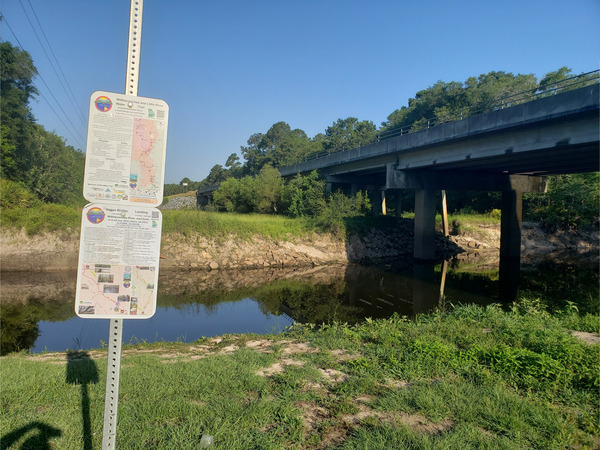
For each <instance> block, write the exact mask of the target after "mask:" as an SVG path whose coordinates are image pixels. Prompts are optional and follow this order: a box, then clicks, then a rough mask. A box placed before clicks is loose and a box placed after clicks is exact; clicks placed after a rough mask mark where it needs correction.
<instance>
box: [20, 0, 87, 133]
mask: <svg viewBox="0 0 600 450" xmlns="http://www.w3.org/2000/svg"><path fill="white" fill-rule="evenodd" d="M27 2H28V3H29V7H30V8H31V12H33V16H34V17H35V20H36V21H37V24H38V26H39V27H40V31H41V32H42V35H43V36H44V39H45V40H46V44H48V48H49V49H50V53H52V56H53V57H54V61H55V62H56V65H57V67H58V70H59V71H60V73H61V75H62V77H63V80H64V81H65V84H66V85H67V88H68V93H69V94H71V97H70V100H71V104H72V105H73V106H74V107H75V109H77V111H79V118H80V119H81V123H82V124H83V126H87V121H86V117H85V114H84V113H83V111H81V108H80V107H79V105H78V104H77V99H76V98H75V95H74V94H73V89H72V88H71V85H69V80H67V77H66V76H65V74H64V72H63V70H62V68H61V66H60V63H59V61H58V58H57V57H56V55H55V54H54V50H52V46H51V45H50V41H48V37H47V36H46V33H45V32H44V28H42V24H41V23H40V20H39V19H38V16H37V14H36V12H35V9H33V5H32V4H31V0H27ZM22 6H23V4H21V7H22ZM59 81H60V78H59ZM63 89H64V86H63ZM66 91H67V90H65V92H66Z"/></svg>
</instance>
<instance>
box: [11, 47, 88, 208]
mask: <svg viewBox="0 0 600 450" xmlns="http://www.w3.org/2000/svg"><path fill="white" fill-rule="evenodd" d="M0 70H1V91H2V96H0V122H1V123H2V126H1V134H2V145H1V150H2V155H1V161H0V174H1V175H2V178H6V179H9V180H12V181H15V182H20V183H21V184H22V186H25V187H26V188H27V189H28V190H29V191H31V192H32V193H34V194H35V195H36V196H37V197H38V198H39V199H41V200H43V201H44V202H50V203H61V204H75V205H83V204H84V200H83V198H82V195H81V189H82V184H83V167H84V156H83V153H82V152H81V151H79V150H76V149H74V148H73V147H71V146H67V145H65V142H64V140H63V139H62V138H61V137H59V136H57V135H56V134H54V133H50V132H48V131H46V130H45V129H44V128H43V127H42V126H40V125H37V124H36V123H35V120H34V118H33V115H32V114H31V111H30V108H29V101H30V100H31V99H32V98H33V96H34V95H35V94H37V91H36V89H35V86H34V85H33V78H34V77H35V76H36V75H37V70H36V68H35V66H34V65H33V61H32V59H31V57H30V55H29V53H27V52H25V51H23V50H19V49H18V48H16V47H13V46H12V45H11V44H10V43H8V42H3V43H1V44H0Z"/></svg>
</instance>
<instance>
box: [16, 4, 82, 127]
mask: <svg viewBox="0 0 600 450" xmlns="http://www.w3.org/2000/svg"><path fill="white" fill-rule="evenodd" d="M19 3H20V4H21V8H22V9H23V12H24V13H25V17H27V21H28V22H29V25H31V29H32V30H33V34H35V37H36V38H37V40H38V42H39V44H40V47H41V48H42V51H43V52H44V54H45V55H46V58H48V62H50V67H52V70H53V71H54V74H55V75H56V78H58V82H59V83H60V85H61V86H62V88H63V91H65V94H67V97H68V96H69V95H68V93H67V89H66V88H65V85H64V84H63V82H62V80H61V79H60V76H59V75H58V72H57V71H56V68H55V67H54V63H53V62H52V60H51V59H50V56H48V52H47V51H46V48H45V47H44V44H43V43H42V40H41V39H40V36H39V35H38V33H37V31H36V29H35V27H34V26H33V23H32V22H31V19H30V18H29V14H28V13H27V10H26V9H25V7H24V6H23V2H21V0H19ZM42 81H43V80H42ZM44 84H46V83H45V82H44ZM46 87H47V85H46ZM51 95H52V97H53V98H54V99H55V100H56V97H54V94H52V93H51ZM56 102H57V103H58V100H56ZM58 107H59V108H60V110H61V111H62V112H63V114H64V115H65V117H66V118H67V120H68V121H69V123H70V124H71V125H72V126H73V129H74V130H76V131H77V127H76V126H75V124H73V122H72V121H71V118H70V116H69V115H68V114H67V113H66V112H65V110H64V109H63V107H62V105H61V104H60V103H58ZM84 124H85V122H84ZM80 137H81V136H80Z"/></svg>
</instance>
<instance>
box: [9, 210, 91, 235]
mask: <svg viewBox="0 0 600 450" xmlns="http://www.w3.org/2000/svg"><path fill="white" fill-rule="evenodd" d="M0 223H1V224H2V227H3V228H12V229H16V230H21V229H24V230H25V232H26V233H27V234H28V235H36V234H41V233H44V232H49V233H54V232H57V233H59V235H60V234H63V235H65V236H70V235H72V234H73V233H77V234H79V230H80V227H81V208H79V207H77V206H65V205H57V204H51V203H47V204H40V205H38V206H35V207H29V208H27V207H25V208H2V210H1V211H0Z"/></svg>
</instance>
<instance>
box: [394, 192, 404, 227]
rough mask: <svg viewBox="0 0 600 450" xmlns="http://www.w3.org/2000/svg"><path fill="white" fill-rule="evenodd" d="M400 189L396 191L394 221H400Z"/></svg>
mask: <svg viewBox="0 0 600 450" xmlns="http://www.w3.org/2000/svg"><path fill="white" fill-rule="evenodd" d="M402 194H403V191H402V189H396V219H398V220H400V219H402Z"/></svg>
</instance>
